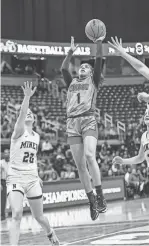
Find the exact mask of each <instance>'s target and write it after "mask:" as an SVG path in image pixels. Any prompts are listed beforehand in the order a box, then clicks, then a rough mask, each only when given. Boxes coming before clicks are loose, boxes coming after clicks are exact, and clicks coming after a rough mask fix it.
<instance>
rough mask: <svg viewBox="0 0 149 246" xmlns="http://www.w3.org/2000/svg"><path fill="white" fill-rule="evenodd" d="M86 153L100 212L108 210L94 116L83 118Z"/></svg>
mask: <svg viewBox="0 0 149 246" xmlns="http://www.w3.org/2000/svg"><path fill="white" fill-rule="evenodd" d="M81 126H82V128H83V143H84V154H85V157H86V160H87V163H88V167H89V171H90V174H91V176H92V179H93V183H94V186H95V188H96V193H97V197H98V203H99V209H100V212H105V211H106V202H105V199H104V196H103V192H102V187H101V174H100V169H99V166H98V163H97V161H96V147H97V139H98V130H97V123H96V120H95V118H94V116H91V117H88V118H86V120H85V119H83V120H82V125H81Z"/></svg>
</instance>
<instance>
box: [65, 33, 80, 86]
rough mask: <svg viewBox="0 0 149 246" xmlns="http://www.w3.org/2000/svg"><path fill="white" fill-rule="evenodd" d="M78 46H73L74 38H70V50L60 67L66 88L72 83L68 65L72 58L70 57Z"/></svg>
mask: <svg viewBox="0 0 149 246" xmlns="http://www.w3.org/2000/svg"><path fill="white" fill-rule="evenodd" d="M77 47H78V45H75V44H74V37H71V47H70V50H69V51H68V54H67V56H66V57H65V59H64V61H63V63H62V66H61V71H62V74H63V77H64V80H65V83H66V85H67V86H69V85H70V83H71V82H72V77H71V74H70V72H69V64H70V61H71V58H72V55H73V53H74V51H75V50H76V49H77Z"/></svg>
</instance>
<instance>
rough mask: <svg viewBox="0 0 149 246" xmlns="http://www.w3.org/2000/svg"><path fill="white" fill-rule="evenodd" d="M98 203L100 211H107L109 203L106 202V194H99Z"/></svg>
mask: <svg viewBox="0 0 149 246" xmlns="http://www.w3.org/2000/svg"><path fill="white" fill-rule="evenodd" d="M97 203H98V209H99V213H105V212H106V211H107V203H106V200H105V198H104V196H99V195H98V196H97Z"/></svg>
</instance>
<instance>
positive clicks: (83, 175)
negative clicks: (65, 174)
mask: <svg viewBox="0 0 149 246" xmlns="http://www.w3.org/2000/svg"><path fill="white" fill-rule="evenodd" d="M76 141H77V137H75V138H74V139H73V138H69V142H70V149H71V152H72V155H73V158H74V161H75V163H76V166H77V168H78V173H79V177H80V181H81V183H82V184H83V186H84V189H85V192H86V195H87V197H88V199H89V204H90V214H91V218H92V220H95V219H97V217H98V215H99V209H98V204H97V200H96V196H95V195H94V193H93V188H92V182H91V176H90V174H89V171H88V169H87V163H86V159H85V156H84V146H83V144H82V143H78V144H76V143H75V144H73V142H76ZM78 142H80V141H79V138H78Z"/></svg>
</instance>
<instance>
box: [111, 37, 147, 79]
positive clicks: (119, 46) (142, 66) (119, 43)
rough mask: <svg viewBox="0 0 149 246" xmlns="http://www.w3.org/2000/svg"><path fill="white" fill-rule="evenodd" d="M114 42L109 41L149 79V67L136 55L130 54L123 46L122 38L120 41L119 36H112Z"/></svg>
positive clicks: (118, 53) (118, 52)
mask: <svg viewBox="0 0 149 246" xmlns="http://www.w3.org/2000/svg"><path fill="white" fill-rule="evenodd" d="M111 40H112V43H111V42H108V43H109V44H110V45H111V46H112V47H113V48H114V49H115V50H116V51H117V55H120V56H122V57H123V58H124V59H125V60H126V61H128V62H129V63H130V64H131V65H132V66H133V67H134V69H136V70H137V71H138V72H139V73H140V74H142V75H143V76H144V77H145V78H146V79H148V80H149V68H148V67H147V66H146V65H145V64H143V63H142V62H141V61H139V60H138V59H136V58H135V57H133V56H131V55H129V54H128V53H127V52H126V51H125V49H124V48H123V47H122V39H120V41H118V38H117V37H115V39H114V38H113V37H112V38H111Z"/></svg>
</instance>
